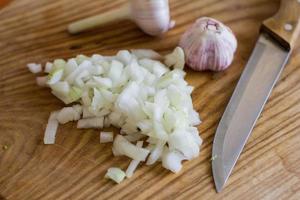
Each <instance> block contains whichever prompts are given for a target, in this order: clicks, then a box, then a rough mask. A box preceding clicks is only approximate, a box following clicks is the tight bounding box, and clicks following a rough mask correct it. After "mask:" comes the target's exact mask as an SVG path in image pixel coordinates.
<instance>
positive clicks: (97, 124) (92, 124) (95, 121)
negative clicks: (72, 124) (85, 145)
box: [77, 117, 103, 128]
mask: <svg viewBox="0 0 300 200" xmlns="http://www.w3.org/2000/svg"><path fill="white" fill-rule="evenodd" d="M77 128H103V117H94V118H87V119H81V120H79V121H78V123H77Z"/></svg>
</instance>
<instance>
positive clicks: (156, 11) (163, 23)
mask: <svg viewBox="0 0 300 200" xmlns="http://www.w3.org/2000/svg"><path fill="white" fill-rule="evenodd" d="M124 19H129V20H132V21H134V22H135V23H136V24H137V25H138V26H139V27H140V28H141V29H142V30H143V31H144V32H145V33H147V34H149V35H152V36H156V35H161V34H162V33H164V32H166V31H168V30H169V29H171V28H173V27H174V26H175V21H171V19H170V9H169V1H168V0H130V1H129V4H126V5H124V6H123V7H121V8H118V9H116V10H113V11H109V12H106V13H102V14H99V15H95V16H92V17H89V18H86V19H82V20H79V21H77V22H74V23H71V24H70V25H69V26H68V30H69V32H70V33H72V34H75V33H80V32H82V31H86V30H89V29H93V28H96V27H98V26H101V25H104V24H108V23H110V22H113V21H119V20H124Z"/></svg>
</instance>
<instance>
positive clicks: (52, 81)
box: [48, 68, 64, 85]
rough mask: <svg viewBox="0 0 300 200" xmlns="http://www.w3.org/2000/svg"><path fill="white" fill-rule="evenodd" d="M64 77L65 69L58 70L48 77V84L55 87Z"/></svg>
mask: <svg viewBox="0 0 300 200" xmlns="http://www.w3.org/2000/svg"><path fill="white" fill-rule="evenodd" d="M63 75H64V69H61V68H59V69H57V70H54V71H53V72H51V73H50V74H49V75H48V84H49V85H53V84H55V83H57V82H59V81H60V80H61V79H62V77H63Z"/></svg>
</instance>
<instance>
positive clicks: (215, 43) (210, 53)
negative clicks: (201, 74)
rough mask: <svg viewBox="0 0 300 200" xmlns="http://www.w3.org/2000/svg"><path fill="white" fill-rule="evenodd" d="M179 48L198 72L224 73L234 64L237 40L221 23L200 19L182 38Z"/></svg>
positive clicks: (209, 19)
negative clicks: (223, 71)
mask: <svg viewBox="0 0 300 200" xmlns="http://www.w3.org/2000/svg"><path fill="white" fill-rule="evenodd" d="M179 46H181V47H182V48H183V50H184V52H185V56H186V63H187V65H188V66H189V67H191V68H192V69H194V70H196V71H204V70H212V71H222V70H225V69H227V68H228V66H229V65H230V64H231V63H232V60H233V57H234V53H235V51H236V48H237V40H236V38H235V36H234V34H233V32H232V31H231V29H230V28H229V27H227V26H225V25H224V24H222V23H221V22H219V21H217V20H215V19H212V18H208V17H203V18H199V19H198V20H197V21H196V22H195V23H194V24H193V25H192V27H190V28H189V29H188V30H187V31H186V32H185V33H184V34H183V35H182V37H181V39H180V42H179Z"/></svg>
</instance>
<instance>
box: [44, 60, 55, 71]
mask: <svg viewBox="0 0 300 200" xmlns="http://www.w3.org/2000/svg"><path fill="white" fill-rule="evenodd" d="M52 67H53V64H52V63H50V62H47V63H46V65H45V69H44V72H45V73H50V72H51V70H52Z"/></svg>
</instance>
